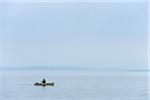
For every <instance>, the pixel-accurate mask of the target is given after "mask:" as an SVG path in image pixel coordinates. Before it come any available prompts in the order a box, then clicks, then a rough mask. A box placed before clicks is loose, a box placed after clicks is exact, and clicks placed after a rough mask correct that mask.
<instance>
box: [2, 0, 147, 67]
mask: <svg viewBox="0 0 150 100" xmlns="http://www.w3.org/2000/svg"><path fill="white" fill-rule="evenodd" d="M7 1H8V0H7ZM33 1H34V0H33ZM133 1H136V0H133ZM137 1H140V0H137ZM147 7H148V6H147V3H146V2H95V3H94V2H72V3H71V2H57V3H56V2H53V3H52V2H49V3H48V2H47V3H44V2H41V3H40V2H36V3H34V2H30V3H29V2H28V3H27V2H26V3H0V19H1V20H0V57H1V58H0V65H1V66H6V65H7V66H10V65H22V66H30V65H48V66H59V67H61V66H71V67H82V66H83V67H85V66H87V67H90V68H92V67H98V68H103V67H105V68H146V67H144V66H147V56H148V54H147V48H148V47H147V45H148V44H147V34H148V25H147V24H148V20H147V16H148V15H147Z"/></svg>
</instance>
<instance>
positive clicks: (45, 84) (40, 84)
mask: <svg viewBox="0 0 150 100" xmlns="http://www.w3.org/2000/svg"><path fill="white" fill-rule="evenodd" d="M34 85H35V86H54V82H51V83H38V82H36V83H35V84H34Z"/></svg>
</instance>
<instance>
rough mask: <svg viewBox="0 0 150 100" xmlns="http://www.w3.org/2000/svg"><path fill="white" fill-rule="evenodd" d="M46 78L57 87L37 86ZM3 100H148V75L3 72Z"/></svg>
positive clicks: (0, 78) (0, 82)
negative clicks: (35, 84) (36, 84)
mask: <svg viewBox="0 0 150 100" xmlns="http://www.w3.org/2000/svg"><path fill="white" fill-rule="evenodd" d="M42 78H46V79H47V81H54V82H55V86H54V87H50V86H47V87H40V86H39V87H36V86H34V83H35V82H38V81H41V80H42ZM0 100H148V75H147V73H146V72H136V71H135V72H131V71H128V72H127V71H126V72H119V71H44V70H43V71H42V70H41V71H40V70H39V71H34V70H32V71H28V70H24V71H23V70H12V71H11V70H5V71H1V73H0Z"/></svg>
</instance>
